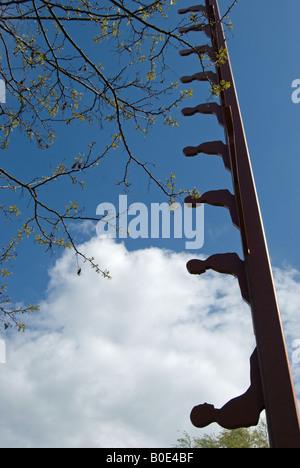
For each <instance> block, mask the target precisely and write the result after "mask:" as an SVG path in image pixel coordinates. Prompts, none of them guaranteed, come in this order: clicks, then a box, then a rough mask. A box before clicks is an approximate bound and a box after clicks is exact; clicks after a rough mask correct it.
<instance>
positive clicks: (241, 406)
mask: <svg viewBox="0 0 300 468" xmlns="http://www.w3.org/2000/svg"><path fill="white" fill-rule="evenodd" d="M250 379H251V384H250V387H249V388H248V390H247V392H246V393H244V394H243V395H241V396H239V397H237V398H234V399H232V400H230V401H229V402H228V403H226V405H224V406H223V407H222V408H220V409H216V408H215V407H214V406H213V405H209V404H207V403H205V404H203V405H198V406H195V407H194V408H193V410H192V412H191V421H192V424H193V425H194V426H195V427H199V428H200V427H206V426H208V425H209V424H211V423H213V422H216V423H218V424H219V425H220V426H221V427H224V428H225V429H238V428H240V427H251V426H256V425H257V424H258V421H259V417H260V414H261V412H262V411H263V410H264V408H265V402H264V396H263V389H262V383H261V375H260V370H259V363H258V354H257V349H255V350H254V352H253V354H252V356H251V358H250Z"/></svg>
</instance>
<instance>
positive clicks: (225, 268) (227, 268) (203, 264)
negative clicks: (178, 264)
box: [187, 253, 250, 304]
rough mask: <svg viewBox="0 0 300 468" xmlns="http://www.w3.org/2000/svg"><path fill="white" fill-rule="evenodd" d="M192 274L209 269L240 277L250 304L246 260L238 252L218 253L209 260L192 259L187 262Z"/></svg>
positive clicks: (245, 297) (243, 293) (245, 298)
mask: <svg viewBox="0 0 300 468" xmlns="http://www.w3.org/2000/svg"><path fill="white" fill-rule="evenodd" d="M187 269H188V272H189V273H190V274H191V275H202V274H203V273H205V272H206V271H207V270H214V271H216V272H218V273H226V274H229V275H233V276H235V277H236V278H237V279H238V282H239V286H240V290H241V294H242V297H243V299H244V300H245V301H246V302H247V303H248V304H250V295H249V288H248V282H247V275H246V270H245V262H244V261H243V260H241V259H240V257H239V256H238V255H237V254H236V253H226V254H216V255H212V256H211V257H209V258H208V259H207V260H190V261H189V262H188V263H187Z"/></svg>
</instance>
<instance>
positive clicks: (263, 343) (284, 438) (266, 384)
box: [182, 0, 300, 448]
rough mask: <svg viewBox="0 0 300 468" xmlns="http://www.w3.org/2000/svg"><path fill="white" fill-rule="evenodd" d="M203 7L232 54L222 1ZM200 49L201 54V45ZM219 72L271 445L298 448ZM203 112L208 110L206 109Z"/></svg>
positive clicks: (246, 167)
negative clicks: (222, 17)
mask: <svg viewBox="0 0 300 468" xmlns="http://www.w3.org/2000/svg"><path fill="white" fill-rule="evenodd" d="M205 3H206V7H205V8H204V7H201V6H200V7H191V9H190V11H196V10H193V8H200V9H203V8H204V9H203V10H202V11H206V13H207V16H208V20H209V23H210V28H211V39H212V46H213V47H212V49H213V52H214V54H215V56H217V55H218V53H219V52H220V50H221V49H222V48H223V49H225V50H228V49H227V44H226V40H225V36H224V31H223V26H222V22H221V16H220V11H219V7H218V2H217V0H205ZM198 11H201V10H198ZM204 48H205V46H204ZM198 49H199V52H201V47H199V48H198ZM206 50H207V46H206ZM203 51H204V49H203ZM182 55H184V54H182ZM216 72H217V77H218V82H219V83H220V82H221V80H224V81H225V82H230V83H231V86H230V88H229V89H226V90H224V91H222V93H221V105H222V108H223V112H224V123H225V125H224V127H225V134H226V139H227V146H228V148H229V154H230V162H231V173H232V181H233V186H234V192H235V201H236V207H237V212H238V218H239V227H240V231H241V239H242V245H243V252H244V264H245V269H246V275H247V279H248V287H249V296H250V301H249V302H250V307H251V311H252V320H253V326H254V332H255V337H256V343H257V352H258V360H259V368H260V374H261V381H262V387H263V395H264V401H265V408H266V415H267V424H268V431H269V438H270V445H271V447H273V448H300V424H299V413H298V406H297V401H296V397H295V392H294V386H293V382H292V377H291V372H290V364H289V360H288V355H287V349H286V344H285V339H284V334H283V329H282V322H281V318H280V312H279V307H278V303H277V297H276V291H275V287H274V281H273V274H272V270H271V265H270V259H269V253H268V249H267V244H266V239H265V233H264V228H263V223H262V217H261V212H260V207H259V203H258V197H257V193H256V187H255V182H254V178H253V173H252V167H251V161H250V157H249V152H248V147H247V142H246V137H245V132H244V126H243V121H242V117H241V112H240V107H239V102H238V97H237V93H236V87H235V83H234V77H233V73H232V68H231V64H230V59H229V56H228V61H226V63H225V64H222V65H220V66H217V67H216ZM199 107H200V106H199ZM199 111H200V112H204V111H203V109H200V110H199ZM204 113H205V112H204ZM210 113H212V112H210ZM185 115H189V114H188V113H186V114H185ZM219 121H220V120H219Z"/></svg>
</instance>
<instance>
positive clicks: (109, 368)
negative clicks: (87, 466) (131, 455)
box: [0, 237, 300, 448]
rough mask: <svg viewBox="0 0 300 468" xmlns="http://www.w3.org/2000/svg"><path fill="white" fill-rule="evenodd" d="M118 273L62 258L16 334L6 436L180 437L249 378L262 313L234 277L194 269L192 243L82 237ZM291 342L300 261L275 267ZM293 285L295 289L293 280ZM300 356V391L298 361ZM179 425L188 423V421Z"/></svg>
mask: <svg viewBox="0 0 300 468" xmlns="http://www.w3.org/2000/svg"><path fill="white" fill-rule="evenodd" d="M82 248H83V250H84V251H85V252H86V253H87V254H89V255H91V254H93V255H94V256H95V259H96V260H99V261H100V260H102V261H103V262H105V263H107V262H109V264H110V266H111V269H112V270H113V271H114V272H115V273H114V277H113V279H112V280H103V279H99V276H97V275H96V274H95V273H94V272H93V271H92V270H91V269H90V268H88V267H87V266H83V274H82V276H81V277H78V276H77V275H76V274H74V267H75V266H76V265H75V263H74V262H75V260H74V257H73V256H72V255H71V254H70V253H65V254H64V255H63V256H62V258H61V259H60V260H58V261H57V263H56V265H55V267H53V268H52V269H51V271H50V272H49V273H50V281H49V285H48V290H47V295H46V297H47V298H46V300H45V301H44V302H43V303H42V304H41V311H42V312H41V313H40V314H39V315H38V316H36V317H32V318H31V324H30V326H29V328H28V330H27V331H26V333H25V334H18V335H14V336H13V337H12V338H11V339H10V340H9V341H8V343H7V364H6V365H2V366H1V382H0V394H1V399H0V411H1V421H0V431H1V441H0V446H1V447H40V448H41V447H66V448H68V447H72V448H76V447H116V448H120V447H171V446H172V444H175V443H176V440H177V438H178V437H179V436H180V435H181V434H182V433H183V432H184V431H187V432H188V433H189V434H190V435H192V436H197V435H200V434H201V433H203V432H207V431H218V427H217V426H215V425H212V426H210V428H208V429H206V430H205V431H204V430H201V431H199V430H195V429H193V428H192V427H191V424H190V421H189V413H190V411H191V409H192V407H193V406H194V405H196V404H200V403H203V402H205V401H207V402H209V403H213V404H214V405H215V407H221V406H223V404H225V403H226V402H227V401H228V400H229V399H231V398H234V397H236V396H238V395H241V394H242V393H244V391H245V390H246V389H247V388H248V386H249V357H250V355H251V353H252V351H253V349H254V347H255V342H254V336H253V332H252V324H251V313H250V309H249V307H248V305H247V304H246V303H244V302H243V301H242V299H241V296H240V292H239V288H238V285H237V281H236V279H235V278H233V277H229V276H226V275H218V274H216V273H213V272H210V273H207V274H206V275H205V276H203V277H190V276H189V275H188V274H187V271H186V268H185V264H186V262H187V261H188V260H189V259H190V254H187V253H175V252H172V251H167V250H163V249H158V248H154V247H153V248H149V249H142V250H137V251H131V252H129V251H128V250H127V249H126V247H125V245H124V244H121V243H116V242H115V241H114V240H113V239H108V238H103V239H99V238H97V237H95V238H93V239H91V240H90V241H88V242H87V243H86V244H85V245H83V246H82ZM275 280H276V285H277V288H278V296H279V302H280V305H281V309H282V315H283V321H284V326H285V331H286V337H287V342H288V343H289V351H290V353H291V358H292V353H293V352H295V349H293V348H292V343H293V342H294V341H295V340H296V339H297V338H298V337H299V336H300V324H299V319H298V307H297V304H299V300H300V282H299V273H297V272H296V271H294V270H288V271H284V270H275ZM291 291H292V295H291V293H290V292H291ZM296 361H297V360H295V364H294V365H293V373H294V377H295V383H296V386H297V390H298V394H299V391H300V379H299V367H297V366H299V363H298V364H297V362H296ZM178 431H179V432H178Z"/></svg>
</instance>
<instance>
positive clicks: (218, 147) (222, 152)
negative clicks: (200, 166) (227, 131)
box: [183, 141, 231, 172]
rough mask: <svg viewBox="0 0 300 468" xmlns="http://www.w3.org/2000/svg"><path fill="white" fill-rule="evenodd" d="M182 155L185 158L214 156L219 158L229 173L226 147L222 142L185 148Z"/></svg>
mask: <svg viewBox="0 0 300 468" xmlns="http://www.w3.org/2000/svg"><path fill="white" fill-rule="evenodd" d="M183 153H184V155H185V156H186V157H193V156H197V154H200V153H204V154H212V155H213V154H215V155H218V156H221V157H222V159H223V162H224V166H225V169H227V170H228V171H229V172H231V163H230V156H229V150H228V146H227V145H225V144H224V143H223V142H222V141H209V142H205V143H201V145H199V146H187V147H186V148H184V150H183Z"/></svg>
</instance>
